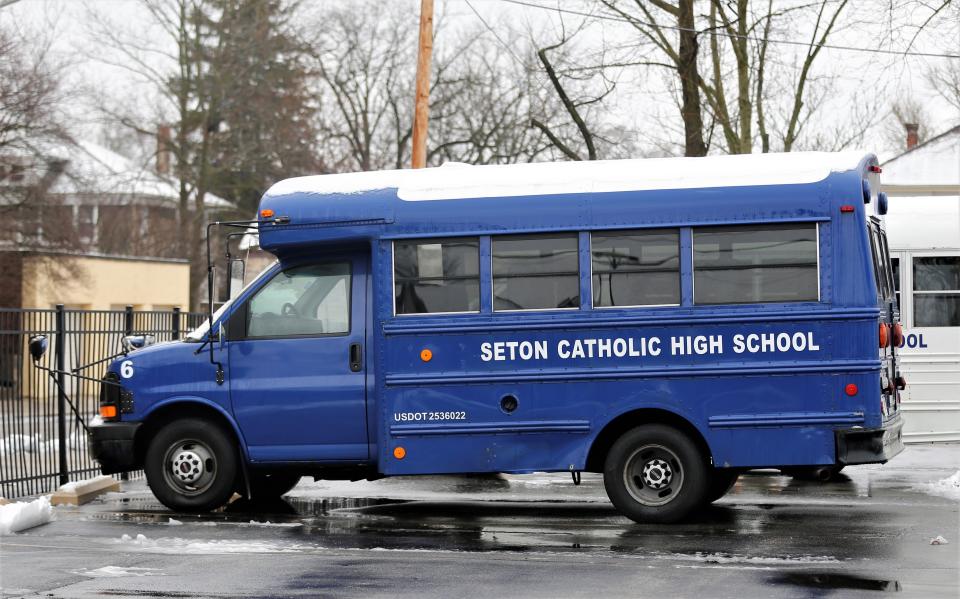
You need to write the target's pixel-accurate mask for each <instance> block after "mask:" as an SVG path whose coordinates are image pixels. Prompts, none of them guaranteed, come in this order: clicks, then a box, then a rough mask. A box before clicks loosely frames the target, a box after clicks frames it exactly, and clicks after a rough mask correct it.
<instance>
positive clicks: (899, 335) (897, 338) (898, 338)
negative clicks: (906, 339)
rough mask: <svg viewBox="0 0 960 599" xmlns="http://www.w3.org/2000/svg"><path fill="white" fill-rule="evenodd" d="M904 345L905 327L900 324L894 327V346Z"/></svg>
mask: <svg viewBox="0 0 960 599" xmlns="http://www.w3.org/2000/svg"><path fill="white" fill-rule="evenodd" d="M902 345H903V327H902V326H900V323H899V322H898V323H897V324H895V325H893V346H894V347H901V346H902Z"/></svg>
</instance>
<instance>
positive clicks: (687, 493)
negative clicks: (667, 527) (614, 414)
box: [603, 424, 709, 523]
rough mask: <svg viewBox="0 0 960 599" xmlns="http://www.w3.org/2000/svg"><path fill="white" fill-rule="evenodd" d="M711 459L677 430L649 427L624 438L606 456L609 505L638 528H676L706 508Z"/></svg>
mask: <svg viewBox="0 0 960 599" xmlns="http://www.w3.org/2000/svg"><path fill="white" fill-rule="evenodd" d="M708 479H709V472H708V470H707V461H706V458H705V457H704V456H703V455H702V454H701V452H700V451H699V450H698V449H697V446H696V444H695V443H694V442H693V441H692V440H691V439H690V438H689V437H688V436H687V435H685V434H683V433H682V432H680V431H678V430H677V429H675V428H672V427H669V426H665V425H662V424H645V425H643V426H638V427H637V428H634V429H632V430H629V431H627V432H626V433H624V434H623V436H621V437H620V438H619V439H617V441H616V442H615V443H614V444H613V446H612V447H611V448H610V451H609V453H607V458H606V462H605V465H604V469H603V484H604V487H605V488H606V490H607V496H609V497H610V501H611V502H612V503H613V505H614V506H615V507H616V508H617V510H619V511H620V513H621V514H623V515H624V516H626V517H628V518H630V519H631V520H633V521H635V522H641V523H647V522H650V523H671V522H677V521H678V520H681V519H683V518H684V517H686V516H687V515H689V514H690V513H691V512H692V511H694V510H695V509H697V508H699V507H700V506H702V505H703V503H704V501H705V499H706V497H707V491H708V488H709V485H708Z"/></svg>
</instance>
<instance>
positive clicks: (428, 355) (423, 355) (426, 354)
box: [420, 349, 433, 362]
mask: <svg viewBox="0 0 960 599" xmlns="http://www.w3.org/2000/svg"><path fill="white" fill-rule="evenodd" d="M420 359H421V360H423V361H424V362H429V361H430V360H432V359H433V352H432V351H430V350H429V349H422V350H420Z"/></svg>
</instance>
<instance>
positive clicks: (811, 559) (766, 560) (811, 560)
mask: <svg viewBox="0 0 960 599" xmlns="http://www.w3.org/2000/svg"><path fill="white" fill-rule="evenodd" d="M665 557H666V558H667V559H675V560H680V561H695V562H704V563H708V564H764V565H766V564H773V565H787V564H837V563H840V560H838V559H837V558H835V557H833V556H830V555H786V556H763V555H758V556H754V555H737V554H733V553H704V552H700V551H698V552H696V553H694V554H687V553H670V554H666V555H665Z"/></svg>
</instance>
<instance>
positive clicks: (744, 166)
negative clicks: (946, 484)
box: [90, 153, 906, 522]
mask: <svg viewBox="0 0 960 599" xmlns="http://www.w3.org/2000/svg"><path fill="white" fill-rule="evenodd" d="M879 171H880V169H879V167H878V166H877V161H876V158H875V157H874V156H873V155H870V154H861V153H794V154H782V155H777V154H765V155H757V156H723V157H707V158H666V159H647V160H618V161H601V162H593V163H544V164H526V165H504V166H465V165H453V166H445V167H440V168H432V169H423V170H417V171H384V172H376V173H354V174H336V175H322V176H315V177H303V178H296V179H289V180H286V181H282V182H280V183H277V184H276V185H274V186H273V187H272V188H271V189H270V190H269V191H267V192H266V194H265V195H264V196H263V199H262V202H261V205H260V210H259V215H258V219H257V223H256V226H257V229H258V233H259V242H260V246H261V247H262V248H263V249H264V250H266V251H268V252H271V253H272V254H274V255H275V256H276V258H277V261H276V263H275V264H273V265H272V266H270V267H269V268H267V269H266V270H265V271H264V272H263V273H262V274H260V275H259V276H258V277H257V278H256V279H255V280H253V281H252V282H251V283H250V284H248V285H247V286H246V287H245V288H244V289H243V290H242V291H241V292H240V293H239V294H237V295H236V297H235V298H234V299H232V300H231V301H229V302H228V303H226V304H225V305H224V306H223V307H221V308H220V309H219V310H218V311H217V312H216V314H213V315H212V317H211V318H210V319H209V320H210V322H212V326H209V324H210V323H209V322H208V323H207V325H204V326H202V327H200V328H199V329H197V330H196V331H194V332H193V333H192V334H190V335H189V336H187V338H186V339H184V340H182V341H177V342H171V343H165V344H159V345H153V346H150V347H144V348H142V349H137V350H134V351H131V352H129V353H128V354H127V355H124V356H121V357H120V358H119V359H117V360H116V361H115V362H113V363H112V364H111V365H110V366H109V371H108V373H107V375H106V379H105V380H106V381H107V382H105V384H104V386H103V392H102V396H101V409H102V414H103V416H104V417H103V419H102V420H103V421H102V422H98V423H97V424H95V425H94V426H92V427H91V433H90V446H91V450H92V453H93V455H94V456H95V458H96V459H97V460H98V461H99V462H100V464H101V467H102V469H103V471H104V472H105V473H112V472H118V471H123V470H130V469H135V468H141V467H142V468H144V469H145V471H146V475H147V480H148V482H149V485H150V487H151V489H152V490H153V492H154V493H155V494H156V496H157V498H158V499H159V500H160V501H161V502H163V503H164V504H165V505H167V506H168V507H170V508H172V509H174V510H187V511H190V510H209V509H213V508H216V507H218V506H221V505H223V504H224V503H225V502H226V501H228V499H229V498H230V497H231V496H232V495H233V494H234V492H240V493H241V494H246V495H248V496H252V497H253V498H268V497H277V496H279V495H281V494H282V493H284V492H286V491H288V490H289V489H290V488H291V487H292V485H293V484H295V483H296V481H297V480H298V479H299V478H300V477H301V476H313V477H316V478H325V479H353V480H358V479H373V478H378V477H382V476H397V475H416V474H438V473H483V472H504V473H530V472H535V471H548V472H558V471H564V472H571V473H573V475H574V476H573V478H574V480H577V477H578V476H579V474H580V473H581V472H596V473H603V480H604V484H605V487H606V490H607V492H608V495H609V497H610V499H611V501H612V503H613V504H614V505H615V506H616V508H617V509H618V510H619V511H620V512H621V513H623V514H624V515H626V516H627V517H629V518H631V519H633V520H636V521H639V522H673V521H677V520H679V519H682V518H684V517H685V516H687V515H689V514H691V513H692V512H695V511H696V510H697V509H699V508H701V507H702V506H704V505H706V504H707V503H709V502H711V501H714V500H716V499H718V498H719V497H721V496H722V495H723V494H724V493H726V492H727V491H728V490H729V489H730V488H731V486H732V485H733V483H734V481H736V478H737V476H738V474H739V473H741V472H742V471H744V470H746V469H751V468H765V467H774V468H782V469H789V468H804V467H828V468H840V467H843V466H844V465H848V464H864V463H878V462H885V461H887V460H889V459H890V458H892V457H893V456H895V455H896V454H897V453H899V452H900V451H901V450H902V448H903V445H902V441H901V427H902V423H901V418H900V410H899V405H900V391H901V390H902V389H903V388H904V386H905V384H906V382H905V381H904V379H903V377H902V376H901V374H900V372H899V367H898V356H897V347H898V343H899V338H898V335H902V333H901V329H900V326H899V323H898V318H899V315H898V312H897V307H896V301H895V295H894V294H895V291H894V285H893V279H892V275H891V266H890V257H889V254H888V250H887V246H886V238H885V234H884V230H883V226H882V219H881V216H882V215H883V214H884V212H885V211H886V197H885V196H884V195H883V194H882V193H878V192H877V190H878V189H879ZM211 332H212V334H211Z"/></svg>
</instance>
